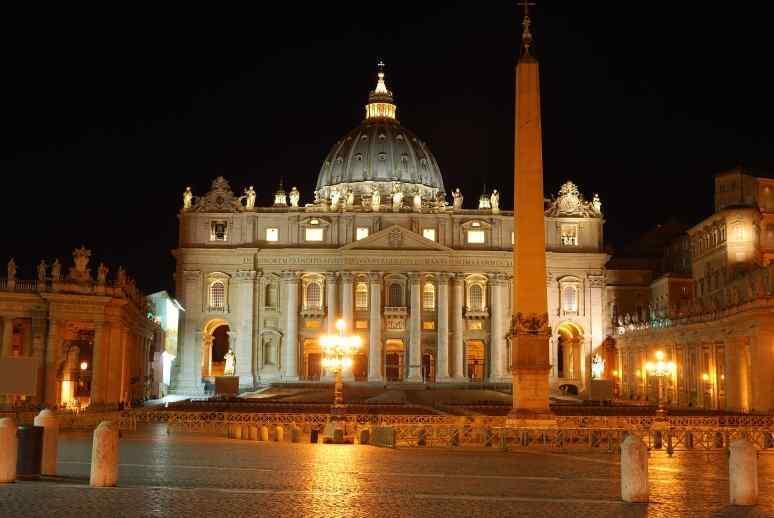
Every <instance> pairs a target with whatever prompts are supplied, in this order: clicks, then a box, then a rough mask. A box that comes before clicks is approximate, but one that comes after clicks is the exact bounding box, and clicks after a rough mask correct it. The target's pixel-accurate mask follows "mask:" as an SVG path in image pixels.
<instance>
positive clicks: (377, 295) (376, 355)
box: [350, 272, 383, 381]
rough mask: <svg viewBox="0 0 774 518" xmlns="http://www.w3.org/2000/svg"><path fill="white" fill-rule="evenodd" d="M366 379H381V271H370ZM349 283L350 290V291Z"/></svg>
mask: <svg viewBox="0 0 774 518" xmlns="http://www.w3.org/2000/svg"><path fill="white" fill-rule="evenodd" d="M368 280H369V281H370V288H371V297H370V300H369V306H368V307H369V310H370V318H369V322H368V335H369V340H368V344H369V347H368V381H382V379H383V378H382V273H381V272H370V273H369V274H368ZM351 291H352V290H351V285H350V292H351Z"/></svg>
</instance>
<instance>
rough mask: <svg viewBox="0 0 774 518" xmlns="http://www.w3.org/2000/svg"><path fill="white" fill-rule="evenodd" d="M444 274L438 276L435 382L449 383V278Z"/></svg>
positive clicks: (448, 275) (447, 274)
mask: <svg viewBox="0 0 774 518" xmlns="http://www.w3.org/2000/svg"><path fill="white" fill-rule="evenodd" d="M450 277H451V275H450V274H449V273H446V272H441V273H439V274H438V294H437V299H436V300H437V306H438V321H437V324H438V332H437V337H436V362H435V380H436V381H437V382H439V383H442V382H445V381H451V378H450V377H449V278H450Z"/></svg>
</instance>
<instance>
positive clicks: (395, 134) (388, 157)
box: [316, 63, 446, 199]
mask: <svg viewBox="0 0 774 518" xmlns="http://www.w3.org/2000/svg"><path fill="white" fill-rule="evenodd" d="M382 67H383V65H382V64H381V63H380V66H379V71H378V74H377V77H378V80H377V84H376V88H375V89H374V90H373V91H372V92H371V94H370V95H369V96H368V104H367V105H366V118H365V120H364V121H363V122H362V123H361V124H360V125H359V126H358V127H356V128H355V129H353V130H352V131H350V132H349V133H347V135H346V136H344V138H342V139H341V140H339V141H338V142H336V144H335V145H334V146H333V148H332V149H331V151H330V152H329V153H328V156H327V157H325V162H323V165H322V168H321V169H320V174H319V175H318V177H317V187H316V189H317V191H318V193H319V196H321V197H322V198H327V197H328V196H329V194H330V192H331V191H332V190H336V191H338V192H340V193H345V192H347V191H349V190H352V191H353V193H354V194H355V195H358V194H360V195H370V194H371V192H372V191H373V190H374V189H378V190H379V191H380V193H381V194H382V195H383V196H384V195H388V194H390V193H392V192H394V189H395V188H396V186H399V189H400V190H401V191H402V192H403V193H404V194H412V195H413V194H414V193H416V192H419V193H420V194H421V195H422V198H424V199H435V198H436V196H437V195H438V194H439V193H441V194H445V192H446V191H445V189H444V187H443V178H442V177H441V170H440V168H439V167H438V162H436V160H435V157H434V156H433V154H432V153H431V152H430V149H428V147H427V145H426V144H425V143H424V142H422V141H421V140H419V138H417V136H416V135H415V134H414V133H413V132H412V131H409V130H408V129H406V128H404V127H403V126H401V124H400V123H399V122H398V120H397V118H396V116H395V112H396V106H395V104H394V103H393V98H392V92H390V91H389V90H387V86H386V85H385V82H384V71H383V68H382Z"/></svg>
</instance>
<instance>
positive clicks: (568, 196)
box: [545, 181, 602, 218]
mask: <svg viewBox="0 0 774 518" xmlns="http://www.w3.org/2000/svg"><path fill="white" fill-rule="evenodd" d="M595 202H596V203H598V204H599V205H598V209H599V210H597V206H595ZM601 210H602V202H601V201H599V196H596V200H595V201H592V202H588V201H586V200H585V199H584V198H583V195H582V194H581V192H580V191H579V190H578V186H577V185H575V184H574V183H572V182H569V181H568V182H565V183H564V184H563V185H562V186H561V188H560V189H559V195H558V196H557V197H556V198H555V199H554V200H552V201H551V204H550V206H549V207H548V209H547V210H546V212H545V214H546V216H571V217H581V218H598V217H600V216H601V212H600V211H601Z"/></svg>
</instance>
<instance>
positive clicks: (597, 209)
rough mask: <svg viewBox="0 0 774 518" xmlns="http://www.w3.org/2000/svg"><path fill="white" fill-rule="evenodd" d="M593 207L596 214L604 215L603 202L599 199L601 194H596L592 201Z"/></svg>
mask: <svg viewBox="0 0 774 518" xmlns="http://www.w3.org/2000/svg"><path fill="white" fill-rule="evenodd" d="M591 207H592V208H593V209H594V212H596V213H597V214H599V215H600V216H601V215H602V201H600V199H599V194H597V193H594V198H593V199H592V200H591Z"/></svg>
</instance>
